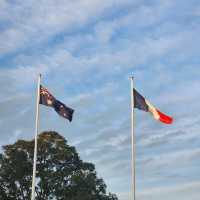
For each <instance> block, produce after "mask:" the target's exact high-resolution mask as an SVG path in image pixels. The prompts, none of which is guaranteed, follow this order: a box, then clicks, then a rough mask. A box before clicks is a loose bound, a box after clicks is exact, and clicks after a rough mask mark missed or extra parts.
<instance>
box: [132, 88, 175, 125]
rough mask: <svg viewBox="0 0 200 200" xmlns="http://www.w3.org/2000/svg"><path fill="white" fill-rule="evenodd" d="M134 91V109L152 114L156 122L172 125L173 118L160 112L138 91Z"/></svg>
mask: <svg viewBox="0 0 200 200" xmlns="http://www.w3.org/2000/svg"><path fill="white" fill-rule="evenodd" d="M133 90H134V91H133V92H134V107H135V108H138V109H140V110H143V111H146V112H150V113H151V114H152V115H153V117H154V118H155V119H156V120H159V121H161V122H163V123H165V124H171V123H172V122H173V118H172V117H170V116H167V115H166V114H164V113H162V112H160V111H159V110H158V109H156V108H155V107H154V106H153V105H152V104H151V103H150V102H149V101H147V100H146V99H145V98H144V97H143V96H142V95H141V94H140V93H139V92H138V91H137V90H136V89H133Z"/></svg>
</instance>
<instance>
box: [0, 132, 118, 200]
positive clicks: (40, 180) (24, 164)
mask: <svg viewBox="0 0 200 200" xmlns="http://www.w3.org/2000/svg"><path fill="white" fill-rule="evenodd" d="M33 150H34V140H32V141H25V140H18V141H17V142H16V143H15V144H13V145H6V146H4V147H3V153H2V154H0V199H3V200H28V199H30V195H31V181H32V167H33ZM36 182H37V184H36V199H37V200H50V199H52V200H53V199H56V200H117V199H118V198H117V196H116V195H114V194H110V193H109V194H107V193H106V185H105V183H104V181H103V179H101V178H98V177H97V174H96V171H95V166H94V165H93V164H92V163H87V162H83V161H82V160H81V159H80V157H79V155H78V153H77V152H76V149H75V148H74V147H72V146H69V145H68V144H67V141H66V140H65V139H64V137H62V136H61V135H59V134H58V133H56V132H43V133H41V134H40V135H39V136H38V156H37V172H36Z"/></svg>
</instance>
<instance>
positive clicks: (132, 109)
mask: <svg viewBox="0 0 200 200" xmlns="http://www.w3.org/2000/svg"><path fill="white" fill-rule="evenodd" d="M130 79H131V171H132V180H131V183H132V184H131V196H132V198H131V199H132V200H136V197H135V196H136V195H135V189H136V187H135V182H136V181H135V157H136V152H135V133H134V90H133V89H134V83H133V81H134V78H133V76H132V77H131V78H130Z"/></svg>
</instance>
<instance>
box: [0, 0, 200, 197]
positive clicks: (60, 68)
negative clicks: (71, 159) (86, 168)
mask: <svg viewBox="0 0 200 200" xmlns="http://www.w3.org/2000/svg"><path fill="white" fill-rule="evenodd" d="M199 24H200V1H199V0H190V1H187V0H167V1H164V0H104V1H103V0H74V1H69V0H58V1H53V0H40V1H39V0H26V1H22V0H1V1H0V32H1V34H0V91H1V92H0V146H3V145H5V144H12V143H14V142H15V141H17V139H25V140H30V139H32V138H33V137H34V124H35V121H34V120H35V106H36V105H35V101H36V87H37V76H38V74H39V73H41V74H42V84H43V85H44V86H45V87H47V88H48V89H49V91H50V92H51V93H53V94H54V96H55V97H57V98H58V99H59V100H60V101H62V102H64V103H65V104H66V105H68V106H70V107H72V108H73V109H75V113H74V119H73V121H72V123H69V122H67V121H66V120H65V119H64V118H61V117H59V116H58V115H57V113H56V112H54V111H53V110H52V109H50V108H48V107H45V106H40V131H44V130H55V131H57V132H59V133H60V134H61V135H63V136H64V137H65V138H66V139H67V140H68V143H69V144H70V145H73V146H75V147H76V149H77V151H78V152H79V154H80V156H81V159H83V160H84V161H88V162H92V163H94V164H95V166H96V170H97V173H98V176H99V177H102V178H103V179H104V180H105V183H106V184H107V190H108V191H110V192H112V193H116V194H117V195H118V197H119V200H128V199H130V191H131V128H130V123H131V119H130V116H131V113H130V112H131V107H130V98H131V97H130V80H129V77H130V76H134V86H135V87H136V88H137V90H138V91H139V92H140V93H141V94H143V95H144V96H145V97H146V98H147V99H148V100H149V101H150V102H151V103H152V104H154V105H155V106H156V107H157V108H159V109H160V110H161V111H163V112H164V113H167V114H169V115H171V116H173V118H174V123H173V124H172V125H164V124H162V123H160V122H158V121H156V120H154V119H153V117H152V116H151V115H150V114H149V113H146V112H142V111H138V110H135V119H134V120H135V134H136V197H137V199H138V200H160V199H162V200H191V199H192V200H199V196H200V190H199V188H200V172H199V166H200V132H199V130H200V114H199V113H200V106H199V105H200V103H199V99H200V89H199V88H200V87H199V85H200V78H199V77H200V51H199V50H200V47H199V46H200V37H199V35H200V26H199Z"/></svg>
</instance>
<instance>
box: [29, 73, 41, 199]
mask: <svg viewBox="0 0 200 200" xmlns="http://www.w3.org/2000/svg"><path fill="white" fill-rule="evenodd" d="M40 81H41V74H39V76H38V85H37V100H36V117H35V147H34V159H33V177H32V192H31V200H35V177H36V162H37V136H38V127H39V103H40Z"/></svg>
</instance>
